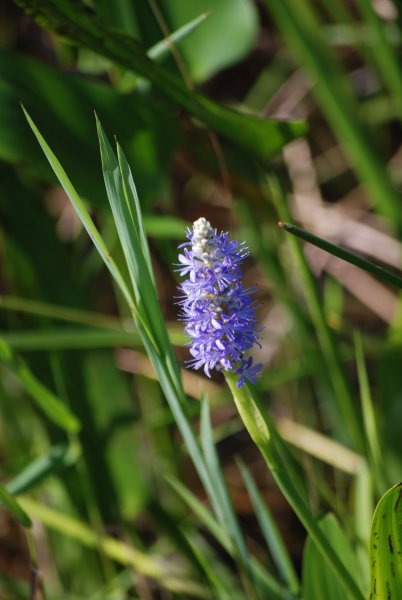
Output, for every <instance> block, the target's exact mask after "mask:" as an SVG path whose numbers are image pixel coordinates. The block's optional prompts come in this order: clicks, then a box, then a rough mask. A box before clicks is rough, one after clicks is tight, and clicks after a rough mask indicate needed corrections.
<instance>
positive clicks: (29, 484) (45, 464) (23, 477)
mask: <svg viewBox="0 0 402 600" xmlns="http://www.w3.org/2000/svg"><path fill="white" fill-rule="evenodd" d="M78 456H79V450H78V448H75V447H73V446H67V445H65V444H63V445H59V446H53V447H52V448H51V449H50V452H49V454H47V455H46V456H41V457H40V458H36V459H35V460H33V461H31V462H30V463H29V464H28V465H27V466H26V467H24V469H23V470H22V471H21V472H20V473H18V475H16V476H15V477H13V479H11V480H10V481H8V482H7V484H6V486H5V487H6V489H7V491H8V492H9V493H10V494H12V495H13V496H17V495H18V494H23V493H24V492H27V491H28V490H30V489H31V488H33V487H35V486H37V485H38V484H39V483H41V482H42V481H43V480H44V479H46V477H48V476H49V475H54V474H55V473H59V472H60V471H61V470H63V469H65V468H66V467H69V466H71V465H72V464H74V462H75V461H76V460H77V458H78Z"/></svg>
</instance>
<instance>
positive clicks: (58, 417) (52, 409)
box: [0, 338, 81, 433]
mask: <svg viewBox="0 0 402 600" xmlns="http://www.w3.org/2000/svg"><path fill="white" fill-rule="evenodd" d="M0 362H2V363H3V364H4V365H5V366H6V367H7V368H8V369H10V371H11V372H12V373H13V374H14V375H15V376H16V377H17V379H18V380H19V381H20V382H21V384H22V385H23V387H24V389H25V390H26V391H27V392H28V394H29V395H30V396H31V397H32V398H33V399H34V400H35V402H36V404H37V405H38V406H39V407H40V408H41V409H42V411H43V412H44V413H45V414H46V416H47V417H48V418H49V419H50V420H51V421H52V422H53V423H55V424H56V425H58V426H59V427H61V428H62V429H65V430H66V431H69V432H70V433H75V432H77V431H79V429H80V427H81V425H80V422H79V420H78V419H77V417H76V416H75V415H74V414H73V413H72V412H71V411H70V410H69V408H68V407H67V406H66V405H65V404H64V403H63V402H62V401H61V400H60V399H59V398H58V397H57V396H56V394H54V393H53V392H52V391H51V390H49V389H48V388H47V387H46V386H45V385H43V383H41V382H40V381H39V379H37V377H36V376H35V375H34V374H33V373H32V371H31V370H30V368H29V367H28V365H27V364H26V363H25V361H24V360H23V359H22V358H21V357H19V356H18V355H17V354H15V353H14V352H13V351H12V350H11V348H10V347H9V346H8V345H7V343H6V342H5V341H4V339H1V338H0Z"/></svg>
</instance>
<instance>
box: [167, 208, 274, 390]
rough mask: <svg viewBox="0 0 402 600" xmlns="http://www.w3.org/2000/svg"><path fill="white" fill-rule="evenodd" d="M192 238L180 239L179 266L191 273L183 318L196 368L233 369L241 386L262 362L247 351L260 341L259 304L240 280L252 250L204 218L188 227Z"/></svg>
mask: <svg viewBox="0 0 402 600" xmlns="http://www.w3.org/2000/svg"><path fill="white" fill-rule="evenodd" d="M187 239H188V240H189V241H188V242H185V243H184V244H181V246H179V248H184V250H183V254H180V255H179V260H180V263H181V265H180V266H179V267H180V268H179V269H178V270H179V271H180V274H181V275H182V276H184V275H186V276H187V279H186V280H185V281H183V283H182V284H181V286H180V291H181V292H183V297H182V300H181V301H180V302H179V304H180V305H181V318H182V320H183V321H184V322H185V324H186V326H185V329H186V332H187V333H188V335H189V336H190V337H191V338H192V339H191V342H190V343H189V346H190V352H191V354H192V356H193V358H192V359H191V360H190V361H188V362H189V365H190V366H191V367H192V368H193V369H200V368H201V367H203V368H204V371H205V373H206V374H207V375H208V377H210V371H211V369H216V370H219V371H222V370H224V371H234V372H236V373H237V374H238V375H239V380H238V382H237V387H239V388H240V387H242V386H243V385H244V383H245V381H246V379H248V380H249V381H250V382H251V383H255V381H256V379H257V378H258V376H259V374H260V371H261V368H262V365H260V364H258V365H254V364H253V359H252V358H251V357H248V358H246V357H245V356H244V354H245V352H246V351H247V350H249V349H250V348H251V347H252V346H253V345H254V344H258V333H259V332H260V331H261V328H259V327H258V326H257V319H256V316H255V305H254V302H253V300H252V299H251V296H250V294H251V293H252V292H253V291H254V289H253V288H249V289H245V288H244V286H243V284H242V283H241V278H242V272H241V270H240V268H239V267H240V265H241V263H242V262H243V260H244V259H245V258H246V257H247V256H248V254H249V252H248V249H247V246H246V245H245V243H244V242H243V243H241V244H239V243H238V242H236V241H234V240H229V234H228V233H224V232H223V231H222V232H221V233H220V234H218V232H217V230H216V229H213V227H212V226H211V224H210V223H209V222H208V221H207V220H206V219H204V218H200V219H198V221H195V223H194V224H193V229H192V230H190V229H189V230H188V233H187Z"/></svg>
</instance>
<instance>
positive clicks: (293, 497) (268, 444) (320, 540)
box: [225, 372, 363, 600]
mask: <svg viewBox="0 0 402 600" xmlns="http://www.w3.org/2000/svg"><path fill="white" fill-rule="evenodd" d="M225 377H226V381H227V383H228V385H229V388H230V390H231V392H232V395H233V399H234V401H235V403H236V406H237V409H238V411H239V414H240V417H241V419H242V421H243V423H244V425H245V427H246V429H247V430H248V432H249V434H250V436H251V438H252V440H253V441H254V443H255V444H256V446H257V447H258V449H259V450H260V452H261V454H262V456H263V458H264V460H265V462H266V463H267V465H268V468H269V469H270V471H271V473H272V475H273V477H274V479H275V481H276V483H277V485H278V487H279V489H280V490H281V491H282V493H283V495H284V496H285V498H286V500H287V501H288V502H289V504H290V506H291V507H292V509H293V510H294V511H295V513H296V515H297V516H298V518H299V519H300V521H301V523H302V524H303V526H304V527H305V529H306V530H307V532H308V533H309V534H310V536H311V539H312V540H313V541H314V543H315V544H316V546H317V548H318V549H319V550H320V552H321V553H322V555H323V557H324V558H325V560H326V561H327V564H328V566H329V567H330V568H331V569H332V570H333V572H334V573H335V575H336V576H337V578H338V581H339V584H340V585H342V586H343V587H344V588H345V589H346V590H347V591H348V592H349V594H350V596H351V598H355V599H356V600H363V595H362V593H361V592H360V590H359V588H358V586H357V585H356V582H355V581H354V579H353V578H352V577H351V575H350V573H349V572H348V571H347V569H345V566H344V565H343V563H342V561H341V560H340V559H339V557H338V555H337V554H336V552H335V551H334V549H333V547H332V546H331V544H330V542H329V540H328V539H327V538H326V537H325V535H324V534H323V532H322V531H321V529H320V527H319V525H318V523H317V521H316V520H315V518H314V516H313V514H312V513H311V511H310V508H309V507H308V506H307V504H306V503H305V501H304V500H303V499H302V497H301V496H300V495H299V493H298V491H297V489H296V487H295V485H294V483H293V480H292V477H291V476H289V473H288V470H287V465H286V463H285V462H283V460H282V457H281V455H280V453H279V451H278V448H277V438H278V434H277V433H275V428H274V426H273V424H272V422H271V420H270V418H269V416H268V414H267V413H265V412H264V411H263V410H262V408H261V406H260V404H259V402H258V399H257V398H256V396H255V395H254V391H253V389H252V388H251V387H250V386H248V385H244V386H243V387H242V388H241V389H238V388H237V386H236V379H237V377H236V375H235V374H233V373H230V372H226V373H225Z"/></svg>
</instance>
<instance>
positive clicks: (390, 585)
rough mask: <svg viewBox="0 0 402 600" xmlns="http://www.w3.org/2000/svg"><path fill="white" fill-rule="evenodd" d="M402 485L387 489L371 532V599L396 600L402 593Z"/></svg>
mask: <svg viewBox="0 0 402 600" xmlns="http://www.w3.org/2000/svg"><path fill="white" fill-rule="evenodd" d="M401 500H402V483H398V484H397V485H395V486H394V487H393V488H391V489H390V490H388V491H387V492H386V493H385V494H384V496H383V497H382V498H381V500H380V501H379V503H378V505H377V508H376V509H375V512H374V517H373V523H372V525H371V533H370V580H371V582H370V600H374V599H375V598H381V600H382V599H383V598H390V599H391V600H392V599H395V600H396V599H397V598H400V597H401V590H402V528H401V524H402V502H401Z"/></svg>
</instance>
